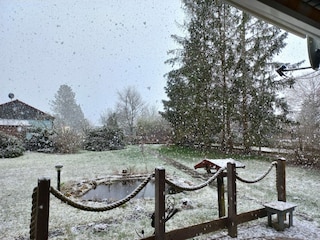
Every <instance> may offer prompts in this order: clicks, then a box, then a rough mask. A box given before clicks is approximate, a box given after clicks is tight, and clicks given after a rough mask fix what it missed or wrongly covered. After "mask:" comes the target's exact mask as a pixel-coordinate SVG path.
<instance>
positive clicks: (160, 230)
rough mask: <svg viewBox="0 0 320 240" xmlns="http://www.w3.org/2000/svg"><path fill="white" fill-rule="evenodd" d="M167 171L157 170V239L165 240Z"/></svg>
mask: <svg viewBox="0 0 320 240" xmlns="http://www.w3.org/2000/svg"><path fill="white" fill-rule="evenodd" d="M165 183H166V181H165V169H164V168H156V169H155V216H154V217H155V218H154V220H155V239H156V240H165Z"/></svg>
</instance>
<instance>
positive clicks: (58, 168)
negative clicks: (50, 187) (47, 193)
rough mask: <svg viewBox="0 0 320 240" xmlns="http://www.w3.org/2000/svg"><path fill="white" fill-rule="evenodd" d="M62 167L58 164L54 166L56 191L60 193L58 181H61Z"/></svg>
mask: <svg viewBox="0 0 320 240" xmlns="http://www.w3.org/2000/svg"><path fill="white" fill-rule="evenodd" d="M62 167H63V166H62V165H61V164H58V165H56V166H55V168H56V170H57V189H58V191H60V179H61V169H62Z"/></svg>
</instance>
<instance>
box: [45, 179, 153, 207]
mask: <svg viewBox="0 0 320 240" xmlns="http://www.w3.org/2000/svg"><path fill="white" fill-rule="evenodd" d="M153 176H154V174H153V173H152V174H150V175H149V176H148V177H147V178H146V179H145V180H144V181H143V182H142V183H141V184H140V185H139V186H138V187H137V188H136V189H135V190H134V191H133V192H132V193H130V194H129V195H128V196H126V197H125V198H123V199H120V200H118V201H116V202H113V203H111V204H108V205H107V206H103V207H92V206H86V205H83V204H79V203H77V202H75V201H73V200H71V199H70V198H68V197H66V196H65V195H63V194H62V193H61V192H60V191H58V190H56V189H55V188H53V187H50V192H51V193H52V194H53V195H54V196H55V197H56V198H58V199H60V200H61V201H63V202H65V203H66V204H68V205H70V206H72V207H74V208H77V209H80V210H83V211H90V212H104V211H109V210H112V209H114V208H117V207H120V206H121V205H123V204H125V203H126V202H128V201H130V200H131V199H132V198H134V197H135V196H136V195H137V194H138V193H139V192H140V191H141V190H142V189H143V188H144V187H145V186H146V185H147V184H148V182H149V181H150V180H151V178H152V177H153Z"/></svg>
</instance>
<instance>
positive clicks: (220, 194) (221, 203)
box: [217, 173, 226, 218]
mask: <svg viewBox="0 0 320 240" xmlns="http://www.w3.org/2000/svg"><path fill="white" fill-rule="evenodd" d="M223 177H224V175H223V173H221V174H220V176H218V177H217V184H218V186H217V187H218V206H219V218H222V217H224V216H225V215H226V205H225V199H224V182H223Z"/></svg>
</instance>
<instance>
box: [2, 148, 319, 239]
mask: <svg viewBox="0 0 320 240" xmlns="http://www.w3.org/2000/svg"><path fill="white" fill-rule="evenodd" d="M160 153H161V155H160ZM205 157H211V156H201V154H200V153H198V154H182V153H181V152H179V151H173V150H170V148H169V150H168V149H167V147H161V145H147V146H145V149H144V151H142V150H141V148H139V147H138V146H128V147H126V148H125V149H123V150H117V151H107V152H87V151H82V152H80V153H77V154H69V155H62V154H49V155H48V154H44V153H34V152H27V153H25V154H24V155H23V156H21V157H19V158H14V159H10V158H9V159H1V160H0V171H1V177H0V184H1V189H2V191H1V200H0V201H1V206H2V208H1V214H0V238H1V239H29V230H30V229H29V226H30V218H31V206H32V199H31V194H32V191H33V188H34V187H36V186H37V181H38V178H40V177H48V178H50V179H51V185H52V186H54V187H55V186H56V184H57V172H56V169H55V165H57V164H61V165H63V168H62V171H61V189H62V191H64V189H68V186H71V185H75V184H76V185H77V184H78V185H81V183H82V182H85V181H94V180H96V179H101V178H103V177H106V176H109V175H115V174H119V173H122V171H123V170H126V171H127V172H128V173H134V174H150V173H152V172H153V171H154V169H155V168H156V167H157V166H163V167H164V168H165V170H166V174H167V176H168V177H170V178H172V179H175V180H176V181H178V182H181V183H187V184H190V185H196V184H200V183H202V182H203V179H199V178H193V177H192V176H191V175H190V174H188V173H186V172H185V171H182V170H181V169H179V168H177V167H175V166H174V165H172V164H170V163H169V162H168V161H164V159H168V158H170V159H172V160H175V161H177V162H179V163H181V164H183V165H185V166H187V167H189V168H193V167H194V165H195V164H196V163H198V162H199V161H201V160H202V159H204V158H205ZM212 157H214V156H212ZM237 160H238V161H241V163H243V164H245V166H246V167H245V168H244V169H237V172H238V174H239V175H240V176H242V177H244V178H246V179H256V178H257V177H259V176H261V175H262V174H263V173H264V172H265V171H266V170H267V169H268V168H269V166H270V163H271V162H272V160H274V159H270V160H268V159H265V158H262V160H261V159H260V160H259V158H258V157H257V158H252V157H251V158H248V157H243V158H241V157H238V158H237ZM287 162H288V164H287V170H286V180H287V201H288V202H293V203H295V204H297V207H296V209H295V211H294V213H293V214H294V217H293V226H292V227H290V228H286V229H285V231H283V232H278V231H276V230H275V229H273V228H270V227H267V218H261V219H259V220H254V221H251V222H248V223H245V224H241V225H239V226H238V239H252V238H254V239H319V238H320V228H319V225H320V213H319V202H318V199H319V197H320V193H319V191H318V189H319V182H318V180H319V170H317V169H310V168H302V167H297V166H292V165H290V159H288V160H287ZM197 172H199V173H203V174H204V173H205V171H204V170H203V169H197ZM69 197H70V198H72V199H73V200H74V201H77V202H79V203H81V204H85V205H88V206H96V207H97V206H104V205H105V204H106V203H104V202H92V201H83V200H82V199H81V198H77V197H75V196H72V195H71V196H69ZM168 197H169V198H170V199H171V201H172V202H174V205H175V207H176V208H178V209H179V212H178V213H177V214H176V215H175V216H174V217H173V218H172V219H170V220H169V221H168V222H167V223H166V231H170V230H173V229H177V228H182V227H187V226H190V225H193V224H198V223H202V222H205V221H211V220H213V219H217V218H218V206H217V193H216V187H215V186H210V187H205V188H203V189H200V190H197V191H195V192H181V193H177V194H173V195H168ZM276 198H277V193H276V183H275V171H274V170H272V171H271V172H270V174H268V175H267V177H266V178H265V179H263V180H262V181H259V182H258V183H255V184H250V185H248V184H243V183H241V182H238V183H237V199H238V202H237V205H238V212H239V213H241V212H246V211H251V210H255V209H258V208H261V207H262V206H263V204H264V203H266V202H270V201H274V200H276ZM153 212H154V199H153V198H146V199H132V200H130V201H129V202H127V203H126V204H124V205H122V206H121V207H118V208H116V209H113V210H110V211H106V212H101V213H95V212H86V211H80V210H77V209H75V208H73V207H71V206H68V205H66V204H65V203H63V202H61V201H60V200H58V199H57V198H55V197H54V196H53V195H51V198H50V216H49V239H139V238H143V237H147V236H150V235H152V234H153V232H154V229H153V228H152V227H151V215H152V213H153ZM195 239H231V238H230V237H229V236H228V233H227V231H225V230H223V231H217V232H213V233H210V234H206V235H203V236H199V237H197V238H195Z"/></svg>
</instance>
